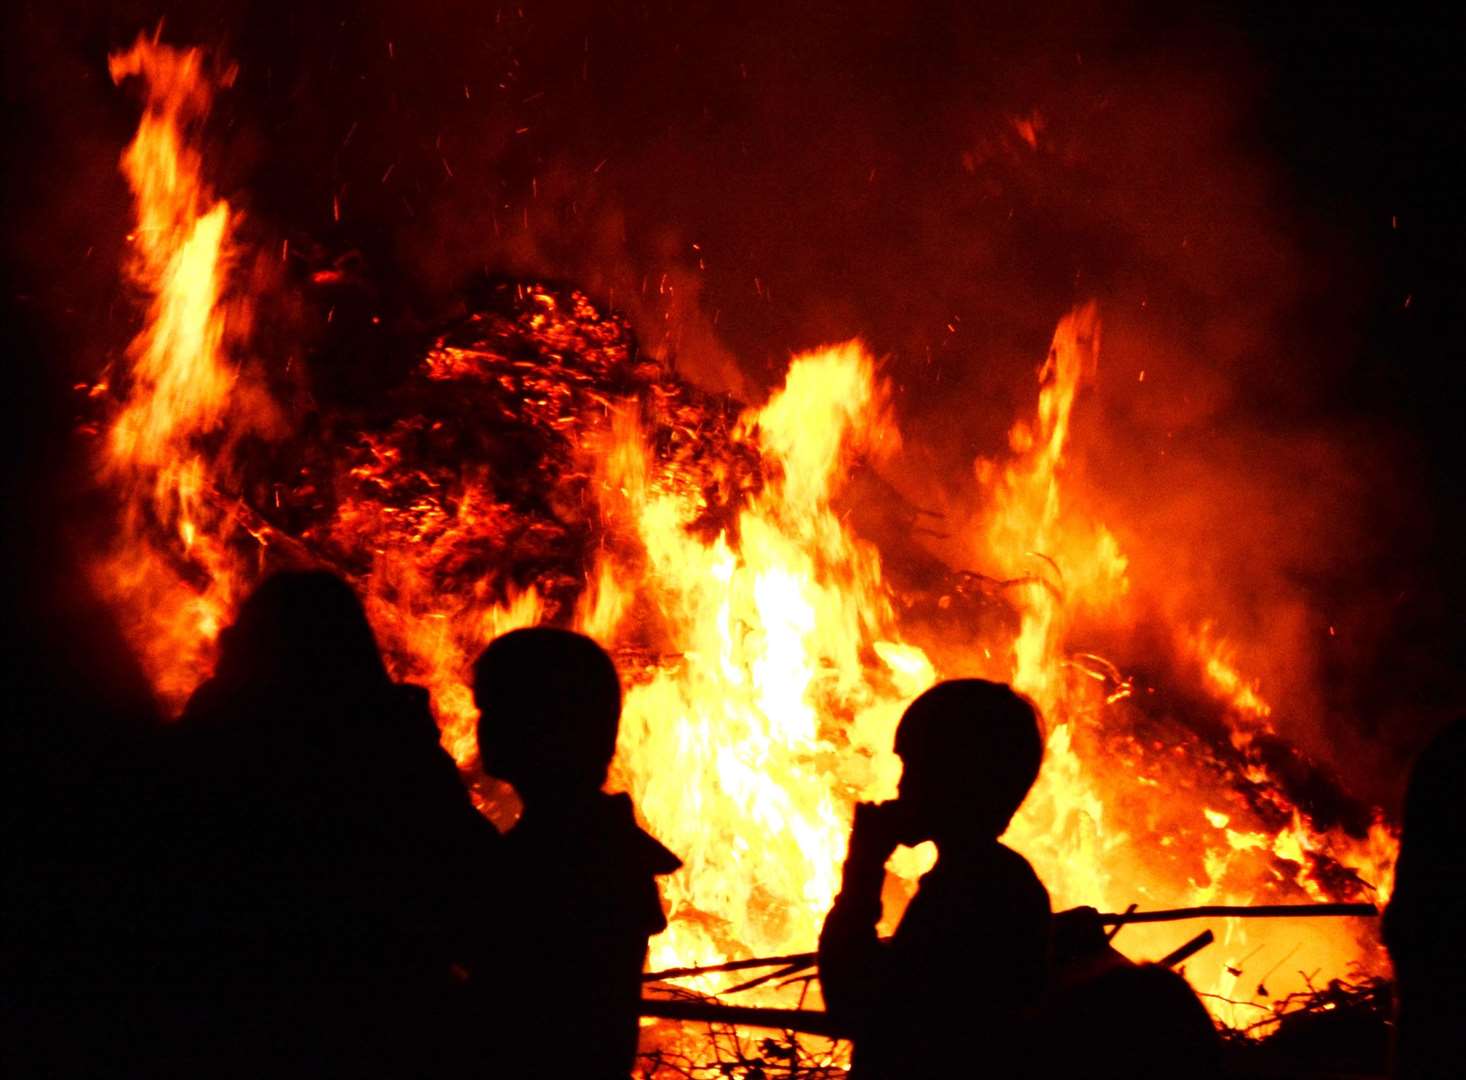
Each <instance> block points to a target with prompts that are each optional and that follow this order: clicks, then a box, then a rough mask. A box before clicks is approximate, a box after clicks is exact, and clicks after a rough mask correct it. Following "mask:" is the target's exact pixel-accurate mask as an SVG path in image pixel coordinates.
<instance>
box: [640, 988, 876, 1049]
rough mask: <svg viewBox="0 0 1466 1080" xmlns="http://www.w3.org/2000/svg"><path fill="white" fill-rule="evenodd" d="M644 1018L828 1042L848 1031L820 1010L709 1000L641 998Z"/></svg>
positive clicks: (839, 1037)
mask: <svg viewBox="0 0 1466 1080" xmlns="http://www.w3.org/2000/svg"><path fill="white" fill-rule="evenodd" d="M641 1015H642V1016H653V1017H657V1018H658V1019H661V1020H693V1021H696V1022H698V1023H708V1024H742V1025H744V1026H746V1027H761V1028H771V1029H772V1030H774V1031H802V1032H805V1033H806V1034H809V1035H823V1036H824V1037H825V1038H827V1039H844V1038H848V1037H849V1032H847V1031H846V1030H845V1029H844V1028H842V1027H841V1026H840V1025H839V1024H837V1023H836V1022H835V1021H834V1020H833V1019H831V1017H830V1014H829V1013H827V1012H824V1011H822V1010H819V1009H761V1008H758V1007H756V1006H752V1005H713V1004H710V1003H709V1002H706V1001H664V1000H662V999H660V998H642V999H641Z"/></svg>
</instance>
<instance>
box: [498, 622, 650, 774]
mask: <svg viewBox="0 0 1466 1080" xmlns="http://www.w3.org/2000/svg"><path fill="white" fill-rule="evenodd" d="M473 694H474V702H475V704H476V705H477V706H478V709H479V725H478V742H479V755H480V757H481V759H482V761H483V766H484V771H485V772H487V773H489V774H490V775H493V776H497V777H499V778H500V779H503V780H507V781H509V783H511V784H513V785H514V788H515V790H516V791H518V792H519V795H520V798H522V799H523V800H524V801H525V802H526V803H528V802H529V801H531V800H533V799H535V797H536V796H538V795H540V794H541V793H544V794H547V795H549V796H550V797H551V798H555V797H566V796H568V797H572V798H573V797H576V796H577V795H583V794H584V793H586V792H592V793H593V792H596V791H598V790H600V787H601V785H602V784H603V783H605V781H606V770H607V768H608V767H609V766H610V764H611V758H612V756H613V755H614V754H615V752H616V732H617V729H618V728H619V726H620V723H621V680H620V678H619V677H618V676H617V674H616V666H615V665H614V664H613V663H612V662H611V658H610V657H609V656H607V655H606V651H605V650H604V649H602V648H601V647H600V646H599V645H597V644H596V643H595V642H594V641H592V640H591V639H590V638H588V637H585V636H583V635H581V634H576V633H573V632H571V631H569V630H556V629H553V628H550V627H544V626H540V627H534V628H533V629H526V630H513V631H510V632H509V633H507V634H505V635H503V636H502V637H499V638H496V639H495V640H494V641H493V642H492V643H491V644H490V645H489V646H488V648H486V649H484V651H483V653H482V654H480V656H479V658H478V660H477V662H475V664H474V666H473Z"/></svg>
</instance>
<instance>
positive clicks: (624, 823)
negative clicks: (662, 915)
mask: <svg viewBox="0 0 1466 1080" xmlns="http://www.w3.org/2000/svg"><path fill="white" fill-rule="evenodd" d="M601 807H602V809H601V816H600V823H601V826H602V828H604V829H605V830H606V833H605V835H606V837H607V839H608V840H609V843H608V845H607V846H608V847H609V848H611V849H617V850H618V851H619V853H620V855H621V857H622V858H623V860H624V862H625V865H626V866H627V867H628V869H630V868H634V869H635V870H636V871H637V872H638V873H639V874H647V875H650V876H652V877H660V876H662V875H663V874H670V873H673V872H674V871H676V870H679V869H681V867H682V860H681V859H679V858H678V857H677V856H676V855H675V854H673V853H672V851H671V850H670V849H669V848H668V847H667V846H666V845H665V844H663V843H662V842H661V841H660V840H658V839H657V838H656V837H655V836H653V835H652V834H651V833H649V832H647V831H646V830H645V829H643V828H642V827H641V826H640V825H639V824H637V821H636V812H635V809H634V807H633V806H632V803H631V796H630V795H626V794H624V793H620V794H615V795H607V796H606V798H605V801H604V802H603V803H602V804H601Z"/></svg>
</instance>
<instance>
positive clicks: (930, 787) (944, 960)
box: [819, 679, 1050, 1078]
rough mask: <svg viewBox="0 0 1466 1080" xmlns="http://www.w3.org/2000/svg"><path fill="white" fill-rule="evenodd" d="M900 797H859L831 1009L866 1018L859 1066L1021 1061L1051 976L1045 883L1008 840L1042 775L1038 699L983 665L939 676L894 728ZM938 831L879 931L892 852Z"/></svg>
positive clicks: (826, 947) (826, 933) (854, 1020)
mask: <svg viewBox="0 0 1466 1080" xmlns="http://www.w3.org/2000/svg"><path fill="white" fill-rule="evenodd" d="M895 749H896V753H897V754H898V755H900V757H901V761H902V765H903V770H902V774H901V786H900V797H899V798H897V799H896V800H895V801H893V802H888V803H879V804H873V803H862V804H860V805H858V806H857V807H856V808H855V824H854V828H853V829H852V830H851V833H850V851H849V855H848V856H847V858H846V860H845V871H844V879H843V883H842V886H841V891H840V895H839V896H838V897H837V898H836V900H835V906H834V907H833V908H832V909H831V910H830V913H829V915H828V916H827V917H826V919H825V925H824V930H823V932H822V933H821V934H820V948H819V964H820V981H821V983H822V985H823V988H824V995H825V1003H826V1007H827V1008H828V1009H829V1011H830V1013H831V1014H832V1015H833V1016H835V1017H836V1018H838V1019H840V1020H842V1021H843V1022H844V1023H845V1024H846V1025H848V1026H849V1027H850V1029H851V1030H852V1031H853V1032H854V1039H855V1060H854V1069H853V1072H852V1074H851V1075H852V1076H859V1077H866V1078H869V1077H926V1076H938V1075H941V1076H946V1075H956V1074H957V1073H959V1072H960V1073H963V1074H967V1073H982V1074H984V1075H986V1074H987V1072H986V1071H984V1070H987V1071H991V1074H992V1075H995V1076H999V1075H1010V1074H1011V1072H1012V1069H1011V1065H1012V1062H1013V1060H1014V1055H1015V1054H1016V1053H1017V1052H1018V1051H1020V1050H1022V1049H1023V1047H1021V1046H1019V1045H1017V1044H1018V1043H1019V1042H1020V1040H1021V1039H1022V1035H1021V1034H1020V1032H1021V1031H1022V1030H1023V1026H1022V1022H1024V1021H1026V1020H1027V1018H1028V1017H1029V1016H1030V1015H1031V1014H1032V1012H1033V1011H1034V1010H1035V1009H1037V1007H1038V1006H1039V1004H1040V1000H1041V997H1042V995H1043V993H1044V987H1045V981H1046V977H1047V964H1048V950H1049V922H1050V911H1049V896H1048V892H1047V891H1046V890H1045V889H1044V887H1043V885H1042V884H1041V883H1040V882H1039V880H1038V878H1037V877H1036V876H1035V875H1034V873H1033V869H1032V868H1031V867H1030V866H1029V865H1028V863H1027V861H1026V860H1025V859H1024V858H1023V857H1022V856H1021V855H1018V854H1017V853H1015V852H1013V851H1011V850H1010V849H1008V848H1006V847H1004V846H1003V845H1002V844H1000V843H998V837H999V836H1000V835H1002V833H1003V831H1004V830H1005V829H1007V827H1008V822H1009V820H1010V819H1011V818H1012V816H1013V814H1014V813H1015V812H1016V811H1017V809H1018V806H1019V804H1020V803H1022V802H1023V799H1024V796H1025V795H1026V794H1027V793H1028V789H1029V788H1030V787H1032V786H1033V782H1034V780H1035V779H1036V778H1037V776H1038V769H1039V763H1040V761H1041V759H1042V756H1043V742H1042V738H1041V736H1040V733H1039V725H1038V717H1037V714H1036V713H1035V712H1034V709H1033V706H1032V705H1031V704H1029V702H1028V701H1027V700H1025V699H1024V698H1022V697H1019V696H1018V695H1017V694H1015V693H1014V692H1013V691H1012V690H1011V689H1010V688H1009V687H1007V686H1003V685H1000V684H997V683H991V682H986V681H983V680H980V679H960V680H954V681H952V682H944V683H938V684H937V685H936V686H934V687H932V688H931V689H930V690H928V691H927V692H926V693H924V694H922V695H921V696H920V697H919V698H917V699H916V700H915V701H914V702H912V704H911V706H910V707H909V708H908V709H907V710H906V714H905V715H904V716H903V717H902V718H901V724H900V726H899V728H898V729H897V731H896V747H895ZM924 840H933V841H935V842H936V846H937V863H936V866H935V867H934V868H933V869H932V870H931V871H930V872H929V873H927V874H926V876H924V877H923V878H922V879H921V884H920V887H919V888H918V889H917V892H916V895H915V896H914V897H912V899H911V903H910V904H909V906H908V907H907V909H906V913H905V915H904V916H903V917H902V919H901V923H900V926H899V927H898V928H897V930H896V933H895V935H894V936H893V937H892V938H891V940H890V941H889V942H882V941H880V940H879V939H878V938H877V936H876V923H877V922H878V920H879V919H880V915H881V888H882V885H883V883H884V880H885V864H886V860H887V859H888V858H889V857H890V855H891V853H892V851H894V850H895V848H896V847H897V845H899V844H916V843H920V842H921V841H924Z"/></svg>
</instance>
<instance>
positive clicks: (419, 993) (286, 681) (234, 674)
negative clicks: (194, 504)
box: [155, 572, 498, 1076]
mask: <svg viewBox="0 0 1466 1080" xmlns="http://www.w3.org/2000/svg"><path fill="white" fill-rule="evenodd" d="M169 742H170V743H171V745H169V747H168V748H167V750H166V752H165V754H164V766H163V769H162V772H163V773H164V774H165V776H164V778H163V781H162V782H163V783H164V784H165V785H168V786H169V788H170V797H169V798H167V799H165V800H164V803H163V806H164V809H165V811H166V814H167V816H168V817H169V818H170V819H171V820H166V821H161V822H159V823H158V826H159V828H160V830H161V832H162V837H163V842H162V844H161V846H160V847H159V849H158V850H157V852H156V853H155V857H156V858H157V859H158V863H159V865H158V868H157V869H158V875H157V876H158V878H159V879H160V880H165V881H168V882H170V883H171V884H172V885H173V886H174V888H175V893H174V895H171V896H164V897H163V898H162V901H161V903H162V905H163V907H164V909H165V912H164V913H166V914H167V915H168V916H171V919H170V920H166V921H171V922H172V924H173V925H172V929H170V931H169V933H170V934H172V935H174V942H175V946H176V947H175V949H174V953H175V955H174V957H173V961H174V962H176V963H180V964H182V965H184V966H185V968H186V969H187V970H186V971H176V970H175V971H168V970H164V971H161V972H158V973H157V974H158V976H159V977H160V978H162V979H164V980H165V981H167V980H170V979H177V980H179V982H180V984H181V985H185V986H188V987H190V988H191V989H192V990H193V991H195V992H200V1004H199V1005H198V1007H197V1012H198V1014H199V1025H198V1027H197V1033H196V1034H195V1035H194V1036H193V1037H194V1038H195V1039H197V1040H199V1041H200V1044H199V1045H197V1046H196V1047H195V1049H196V1051H197V1052H198V1053H199V1054H201V1055H203V1056H204V1057H205V1059H211V1060H210V1066H209V1071H210V1072H216V1071H219V1070H221V1069H222V1070H224V1071H237V1072H238V1073H251V1072H253V1073H256V1074H258V1075H278V1074H280V1073H290V1074H306V1073H317V1074H322V1075H324V1074H331V1075H338V1074H339V1075H373V1076H386V1075H422V1074H425V1073H426V1074H434V1073H436V1072H445V1073H446V1072H449V1071H452V1070H451V1066H452V1061H451V1058H452V1055H451V1053H449V1050H448V1048H449V1047H450V1046H451V1045H452V1044H451V1042H450V1041H449V1034H450V1027H451V1025H452V1023H453V1018H452V1011H453V1007H454V1001H455V991H454V981H453V973H452V968H453V965H454V964H455V962H456V961H458V960H460V959H462V958H463V957H464V956H465V955H466V954H467V953H468V952H469V943H468V940H467V938H468V934H469V931H470V929H471V926H472V920H471V918H470V913H471V912H472V911H473V905H474V904H475V903H479V902H481V897H482V895H483V893H484V891H485V890H484V888H483V882H482V875H484V874H485V873H486V872H487V871H488V869H489V868H490V865H491V862H492V857H493V851H494V849H495V848H496V847H497V841H498V836H497V833H495V832H494V830H493V829H492V827H491V826H489V825H488V823H487V822H486V821H484V820H483V819H482V818H481V817H480V815H479V814H478V813H477V812H476V811H475V810H474V808H473V806H472V804H471V802H470V800H469V797H468V795H467V793H466V791H465V790H464V788H463V786H462V784H461V782H460V779H459V776H458V772H457V768H456V766H455V765H454V763H453V760H452V758H451V757H450V756H449V755H448V754H447V753H446V752H445V751H444V750H443V749H442V748H441V746H440V745H439V742H438V730H437V727H436V725H435V724H434V722H433V719H432V716H431V714H430V712H429V710H428V700H427V694H426V692H425V691H423V690H422V689H421V688H418V687H413V686H405V685H396V684H394V683H392V682H391V680H390V679H389V678H388V676H387V672H386V669H385V668H384V666H383V664H382V658H381V655H380V653H379V651H378V648H377V643H376V640H375V638H374V637H373V635H372V631H371V628H370V626H369V625H368V623H367V620H366V617H365V614H364V613H363V611H362V607H361V604H360V602H359V601H358V600H357V598H356V596H355V594H354V593H353V592H352V591H351V589H350V587H349V586H347V585H346V583H345V582H343V581H341V580H340V579H338V578H336V577H334V576H332V575H330V574H326V573H318V572H292V573H281V574H277V575H275V576H274V577H271V578H270V579H269V580H267V581H266V582H265V583H264V584H263V585H261V586H260V587H259V588H258V589H257V590H256V591H255V593H254V594H253V595H252V596H250V597H249V599H247V600H246V601H245V602H244V604H243V605H242V606H241V608H240V611H239V616H238V619H237V620H236V622H235V623H234V625H233V626H232V627H230V628H229V629H228V630H226V631H225V632H224V635H223V638H222V640H221V643H220V657H219V662H218V665H217V669H216V672H215V674H214V677H213V678H212V679H210V680H209V681H208V682H206V683H205V684H204V685H202V686H201V687H200V688H199V689H198V690H197V692H196V693H195V694H194V695H193V698H192V699H191V700H190V702H189V704H188V707H187V709H186V710H185V713H184V716H183V718H182V721H181V723H180V724H179V726H178V728H177V730H176V731H175V732H174V733H173V734H172V738H171V739H170V740H169ZM164 913H160V914H164ZM159 921H160V922H161V921H165V920H163V919H160V920H159ZM200 969H202V971H203V972H204V973H205V974H204V975H203V977H202V981H201V979H200V975H199V970H200Z"/></svg>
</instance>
